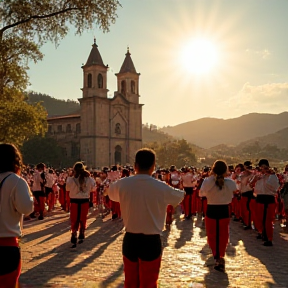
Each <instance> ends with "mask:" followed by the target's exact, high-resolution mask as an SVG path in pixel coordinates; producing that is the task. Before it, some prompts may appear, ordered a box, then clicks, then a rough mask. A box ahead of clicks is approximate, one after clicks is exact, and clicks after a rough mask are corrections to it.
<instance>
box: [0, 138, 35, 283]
mask: <svg viewBox="0 0 288 288" xmlns="http://www.w3.org/2000/svg"><path fill="white" fill-rule="evenodd" d="M0 158H1V161H0V288H14V287H16V286H18V285H17V282H18V278H19V276H20V272H21V256H20V250H19V246H18V237H20V236H21V234H22V233H21V225H20V222H21V220H22V217H23V215H29V214H30V213H31V212H32V211H33V196H32V193H31V192H30V188H29V186H28V184H27V182H26V181H25V180H24V179H23V178H21V177H20V176H19V175H20V173H21V165H22V157H21V154H20V152H19V150H18V149H17V148H16V147H15V146H14V145H12V144H0Z"/></svg>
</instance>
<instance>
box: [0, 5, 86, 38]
mask: <svg viewBox="0 0 288 288" xmlns="http://www.w3.org/2000/svg"><path fill="white" fill-rule="evenodd" d="M83 9H84V8H77V7H70V8H66V9H63V10H60V11H57V12H53V13H50V14H47V15H32V16H30V17H29V18H27V19H24V20H21V21H18V22H15V23H13V24H10V25H7V26H5V27H3V28H2V29H1V30H0V35H3V33H4V32H5V31H6V30H8V29H10V28H13V27H16V26H18V25H21V24H24V23H27V22H29V21H31V20H33V19H46V18H50V17H53V16H57V15H59V14H64V13H66V12H70V11H73V10H83Z"/></svg>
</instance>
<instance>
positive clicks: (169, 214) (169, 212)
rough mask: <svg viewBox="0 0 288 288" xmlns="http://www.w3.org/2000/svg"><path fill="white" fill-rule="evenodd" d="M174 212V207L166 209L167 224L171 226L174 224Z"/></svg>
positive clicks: (169, 206) (170, 206)
mask: <svg viewBox="0 0 288 288" xmlns="http://www.w3.org/2000/svg"><path fill="white" fill-rule="evenodd" d="M173 212H174V207H173V206H172V205H170V204H169V205H168V206H167V209H166V224H167V225H171V224H172V215H173Z"/></svg>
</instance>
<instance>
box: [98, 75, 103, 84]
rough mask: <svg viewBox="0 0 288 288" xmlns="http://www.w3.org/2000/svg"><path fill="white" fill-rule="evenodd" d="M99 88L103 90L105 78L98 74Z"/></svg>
mask: <svg viewBox="0 0 288 288" xmlns="http://www.w3.org/2000/svg"><path fill="white" fill-rule="evenodd" d="M98 88H103V76H102V74H100V73H99V74H98Z"/></svg>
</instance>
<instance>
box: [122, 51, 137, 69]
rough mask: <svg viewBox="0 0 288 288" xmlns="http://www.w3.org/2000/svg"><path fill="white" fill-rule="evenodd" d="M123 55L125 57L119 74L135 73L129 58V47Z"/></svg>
mask: <svg viewBox="0 0 288 288" xmlns="http://www.w3.org/2000/svg"><path fill="white" fill-rule="evenodd" d="M125 55H126V57H125V59H124V62H123V64H122V66H121V69H120V72H119V73H126V72H131V73H137V72H136V69H135V66H134V64H133V61H132V59H131V56H130V55H131V54H130V52H129V47H128V48H127V53H126V54H125Z"/></svg>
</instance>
